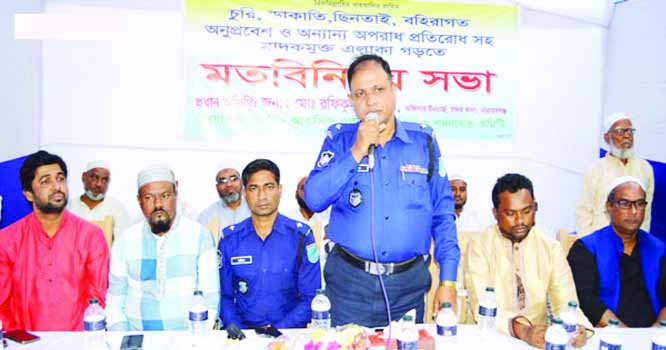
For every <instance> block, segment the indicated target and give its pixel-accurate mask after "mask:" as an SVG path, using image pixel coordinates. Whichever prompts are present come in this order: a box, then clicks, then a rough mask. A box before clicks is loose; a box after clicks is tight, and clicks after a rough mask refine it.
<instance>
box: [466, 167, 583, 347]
mask: <svg viewBox="0 0 666 350" xmlns="http://www.w3.org/2000/svg"><path fill="white" fill-rule="evenodd" d="M492 200H493V207H494V208H493V215H494V216H495V219H496V220H497V224H493V225H490V226H488V227H487V228H486V229H485V231H484V232H483V234H482V235H480V236H478V237H476V238H475V239H472V240H471V241H470V243H469V245H468V246H467V254H466V257H465V259H464V261H465V285H466V286H467V288H468V290H469V297H470V304H471V307H472V310H478V309H479V300H481V299H482V298H483V295H484V293H485V289H486V288H487V287H493V288H495V294H496V296H497V319H496V327H497V329H498V330H499V331H501V332H502V333H504V334H508V335H511V336H513V337H516V338H518V339H521V340H523V341H525V342H527V343H528V344H530V345H531V346H534V347H537V348H540V349H542V348H543V346H544V337H545V333H546V329H547V328H548V320H547V306H546V305H547V300H550V303H551V305H552V311H553V314H554V315H559V314H560V312H562V311H563V310H565V309H566V308H567V304H568V303H569V302H570V301H577V300H576V286H575V285H574V280H573V277H572V276H571V270H570V269H569V265H568V264H567V261H566V259H565V257H564V253H563V251H562V248H561V246H560V244H559V242H557V241H555V240H553V239H550V238H547V237H546V236H544V235H542V233H541V232H540V230H538V229H537V228H535V227H534V222H535V220H534V218H535V216H536V211H537V203H536V202H535V201H534V190H533V188H532V182H531V181H530V180H529V179H528V178H527V177H525V176H523V175H520V174H506V175H504V176H502V177H501V178H499V179H497V183H496V184H495V186H494V187H493V192H492ZM577 312H578V324H579V326H578V329H577V330H576V335H575V337H574V341H573V344H574V346H576V347H581V346H583V345H585V342H586V336H585V333H586V332H585V328H592V325H591V324H590V322H589V321H588V320H587V318H586V317H585V315H583V313H582V311H581V310H580V308H579V309H577ZM475 316H478V315H475Z"/></svg>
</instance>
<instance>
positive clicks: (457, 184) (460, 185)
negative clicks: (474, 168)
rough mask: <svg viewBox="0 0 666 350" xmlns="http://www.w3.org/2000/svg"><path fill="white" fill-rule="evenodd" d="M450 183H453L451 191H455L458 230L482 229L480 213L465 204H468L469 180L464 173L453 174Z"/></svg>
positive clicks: (454, 199) (454, 200)
mask: <svg viewBox="0 0 666 350" xmlns="http://www.w3.org/2000/svg"><path fill="white" fill-rule="evenodd" d="M449 185H451V193H453V203H454V208H455V212H456V228H457V229H458V231H459V232H460V231H475V232H476V231H480V230H481V220H480V219H479V213H477V212H476V211H475V210H474V209H471V208H467V209H465V204H467V180H466V179H465V178H464V177H463V176H462V175H458V174H453V175H451V176H449Z"/></svg>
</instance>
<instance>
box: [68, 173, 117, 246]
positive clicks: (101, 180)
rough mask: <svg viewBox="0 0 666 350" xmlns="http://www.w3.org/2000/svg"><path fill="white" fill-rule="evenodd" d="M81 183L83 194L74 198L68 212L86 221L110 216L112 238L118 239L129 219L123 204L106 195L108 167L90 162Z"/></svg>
mask: <svg viewBox="0 0 666 350" xmlns="http://www.w3.org/2000/svg"><path fill="white" fill-rule="evenodd" d="M81 181H83V190H84V191H85V192H84V193H83V194H82V195H81V196H79V197H74V200H73V201H72V202H71V203H69V206H68V208H69V210H71V211H72V213H74V214H76V215H78V216H80V217H82V218H84V219H86V220H88V221H101V220H104V218H105V217H107V216H111V217H112V218H113V237H114V239H116V238H118V237H119V236H120V234H121V233H122V232H123V231H124V230H125V229H126V228H127V227H128V226H129V224H130V218H129V214H128V213H127V210H125V205H124V204H123V203H121V202H120V201H119V200H117V199H115V198H113V197H110V196H107V195H106V191H107V190H108V189H109V183H111V171H110V170H109V167H108V166H107V165H106V164H105V163H103V162H90V163H88V165H87V166H86V170H85V171H84V172H83V174H81Z"/></svg>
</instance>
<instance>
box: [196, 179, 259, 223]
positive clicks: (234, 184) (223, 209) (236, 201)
mask: <svg viewBox="0 0 666 350" xmlns="http://www.w3.org/2000/svg"><path fill="white" fill-rule="evenodd" d="M215 183H216V185H215V188H216V189H217V194H218V195H219V196H220V200H217V201H215V202H214V203H213V204H211V205H210V206H209V207H208V208H206V209H204V210H203V211H202V212H201V214H199V219H198V221H199V223H200V224H202V225H204V226H208V225H210V224H211V223H212V222H213V221H215V220H217V221H218V227H219V230H220V231H222V230H223V229H224V228H225V227H227V226H229V225H234V224H237V223H239V222H241V221H243V220H245V219H247V218H248V217H250V209H249V208H248V207H247V203H246V202H245V199H244V198H243V196H242V194H241V189H242V186H241V179H240V174H238V171H237V170H236V169H232V168H224V169H221V170H220V171H218V172H217V175H216V176H215ZM218 233H219V232H218ZM213 234H215V232H214V233H213Z"/></svg>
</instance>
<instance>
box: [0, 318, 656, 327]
mask: <svg viewBox="0 0 666 350" xmlns="http://www.w3.org/2000/svg"><path fill="white" fill-rule="evenodd" d="M0 325H2V322H0ZM659 327H666V321H664V320H661V321H659Z"/></svg>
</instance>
